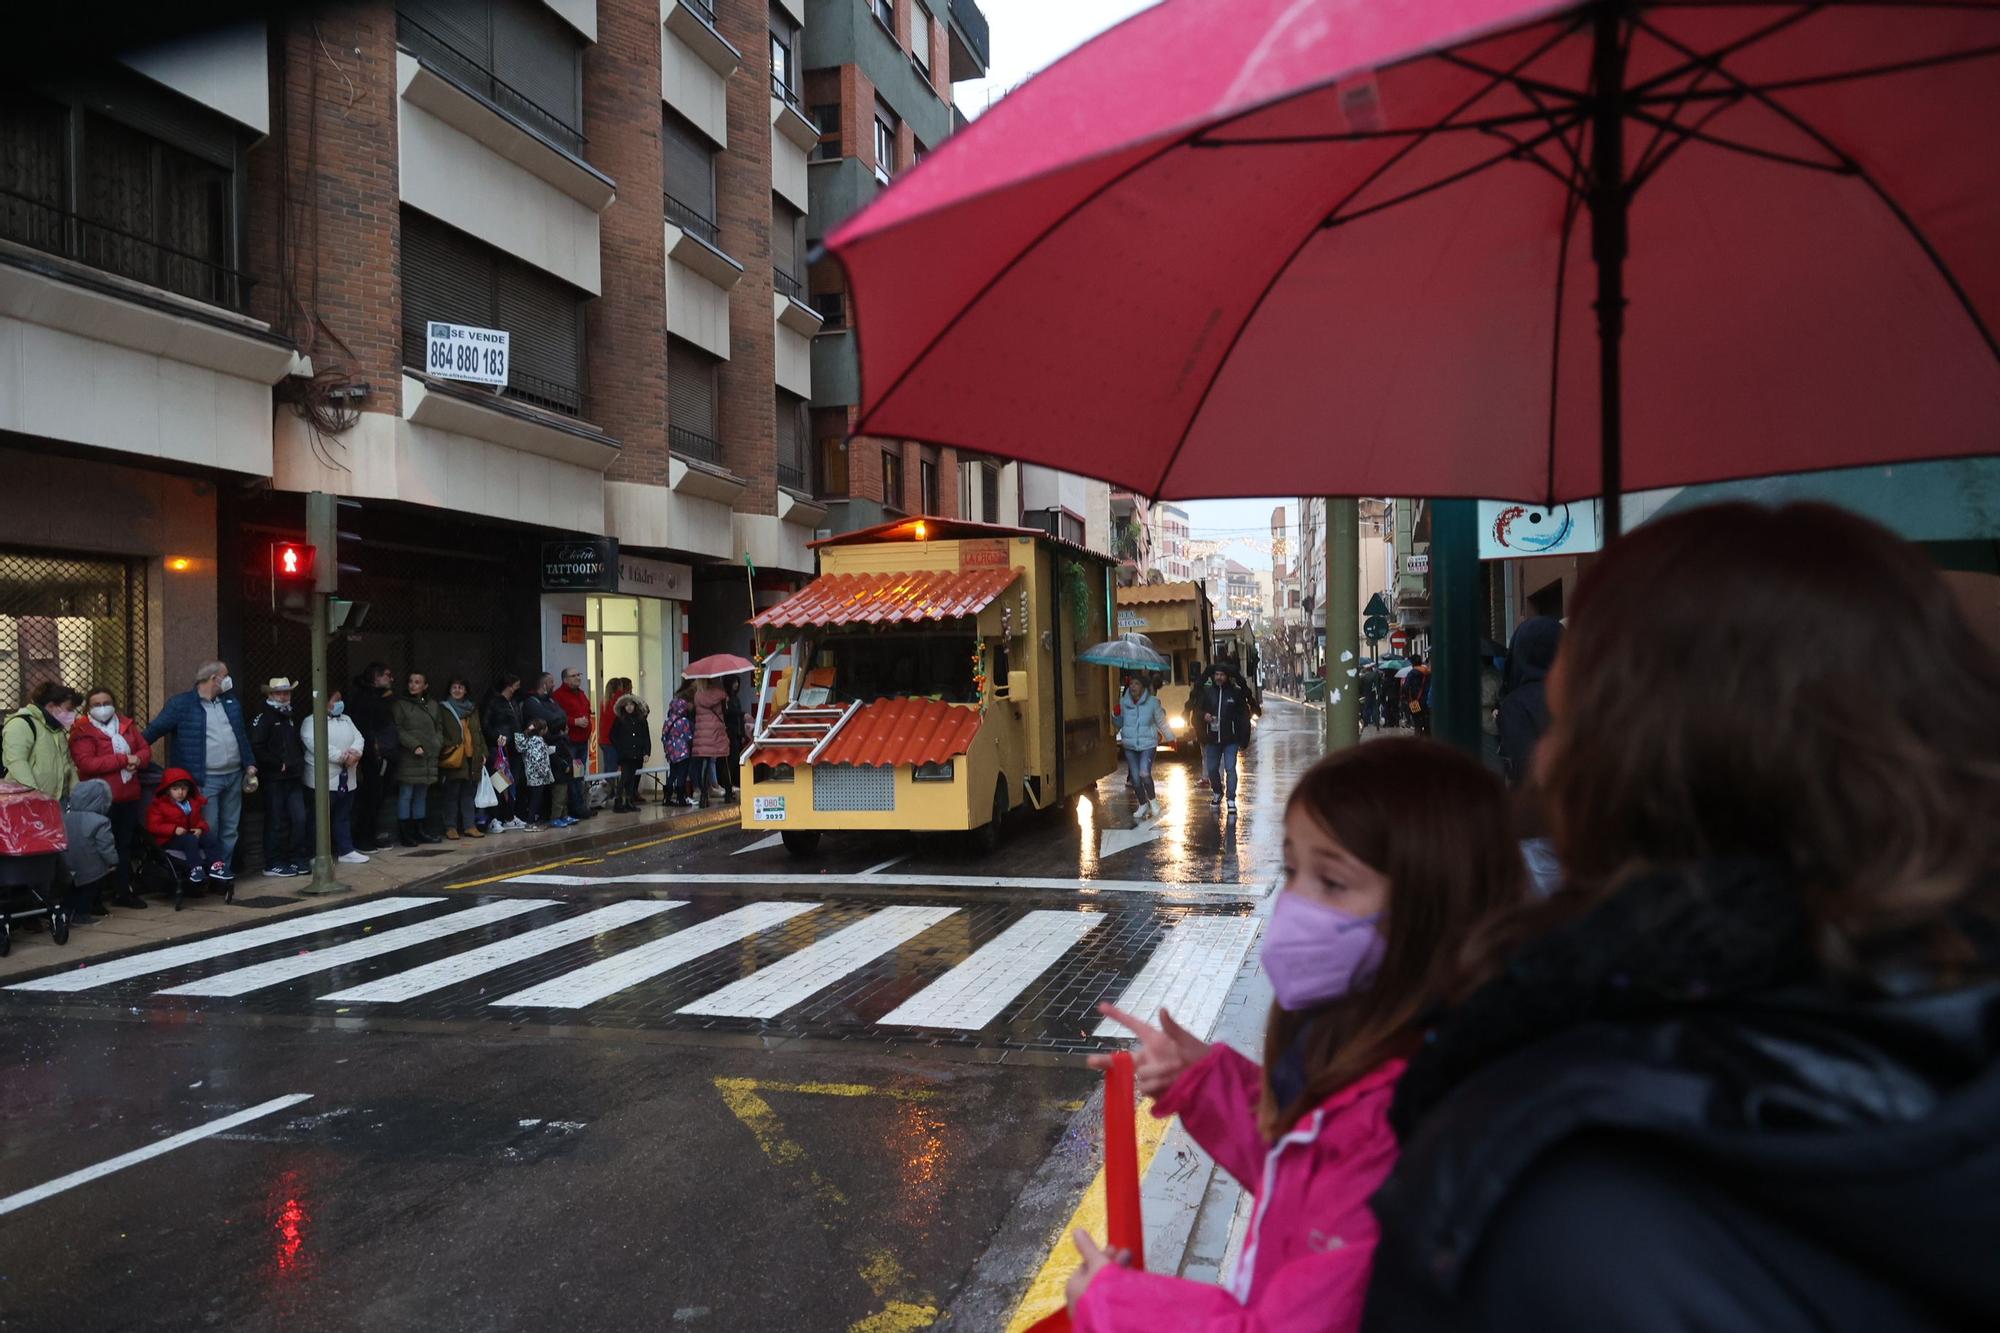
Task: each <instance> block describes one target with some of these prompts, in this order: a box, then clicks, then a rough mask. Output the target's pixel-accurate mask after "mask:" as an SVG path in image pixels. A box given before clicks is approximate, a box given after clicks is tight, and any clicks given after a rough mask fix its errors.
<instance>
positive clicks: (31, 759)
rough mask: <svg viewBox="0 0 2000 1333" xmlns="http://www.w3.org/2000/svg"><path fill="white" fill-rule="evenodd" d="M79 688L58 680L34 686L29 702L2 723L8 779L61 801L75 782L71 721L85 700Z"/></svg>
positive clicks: (0, 743)
mask: <svg viewBox="0 0 2000 1333" xmlns="http://www.w3.org/2000/svg"><path fill="white" fill-rule="evenodd" d="M82 702H83V700H82V699H81V698H78V697H76V691H75V690H72V689H71V688H70V687H69V686H67V685H64V684H62V683H60V682H58V681H53V680H45V681H43V682H42V683H41V684H39V685H37V686H35V690H34V693H33V694H30V695H29V696H28V702H27V703H26V704H25V705H23V706H22V707H21V708H20V710H19V711H17V712H15V713H14V714H12V715H11V716H9V717H8V719H7V721H6V723H5V725H4V726H0V764H4V765H5V767H6V769H7V780H8V781H9V782H18V783H20V784H21V785H22V786H24V787H33V788H34V789H35V790H36V791H38V792H41V793H42V794H43V795H45V796H53V797H55V798H56V799H57V800H58V801H61V800H66V799H68V797H69V792H70V788H72V787H74V786H76V761H75V760H74V759H72V758H70V753H69V724H70V723H72V722H74V721H76V706H77V705H78V704H80V703H82Z"/></svg>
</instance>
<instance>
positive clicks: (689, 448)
mask: <svg viewBox="0 0 2000 1333" xmlns="http://www.w3.org/2000/svg"><path fill="white" fill-rule="evenodd" d="M667 447H668V448H669V449H671V450H673V451H674V452H675V453H677V454H680V455H682V456H684V457H687V458H693V459H698V460H700V461H701V462H704V463H720V462H721V461H722V442H721V441H720V440H717V439H715V438H714V437H713V436H709V435H703V434H702V433H701V432H700V431H696V430H689V429H688V428H687V427H686V426H674V425H669V426H668V427H667Z"/></svg>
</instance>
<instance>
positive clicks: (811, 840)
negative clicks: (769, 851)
mask: <svg viewBox="0 0 2000 1333" xmlns="http://www.w3.org/2000/svg"><path fill="white" fill-rule="evenodd" d="M778 836H779V837H781V838H783V839H784V840H785V850H786V851H788V852H790V853H791V854H792V855H793V856H811V855H812V854H813V853H814V852H816V851H818V850H819V834H817V833H780V834H779V835H778Z"/></svg>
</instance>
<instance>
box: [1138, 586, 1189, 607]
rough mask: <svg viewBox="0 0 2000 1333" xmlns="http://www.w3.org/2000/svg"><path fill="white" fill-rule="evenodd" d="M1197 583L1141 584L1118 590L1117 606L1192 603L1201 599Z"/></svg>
mask: <svg viewBox="0 0 2000 1333" xmlns="http://www.w3.org/2000/svg"><path fill="white" fill-rule="evenodd" d="M1202 595H1203V593H1202V587H1201V585H1200V584H1199V583H1141V584H1135V585H1134V586H1132V587H1130V588H1120V589H1119V590H1118V605H1120V606H1145V605H1148V604H1150V603H1153V602H1192V601H1194V600H1195V599H1196V598H1198V597H1201V596H1202Z"/></svg>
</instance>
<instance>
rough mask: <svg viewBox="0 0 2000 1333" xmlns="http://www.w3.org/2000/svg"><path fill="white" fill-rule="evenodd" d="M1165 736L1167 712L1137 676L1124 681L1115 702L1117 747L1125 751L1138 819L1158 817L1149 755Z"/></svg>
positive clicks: (1158, 800) (1158, 801)
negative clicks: (1136, 799)
mask: <svg viewBox="0 0 2000 1333" xmlns="http://www.w3.org/2000/svg"><path fill="white" fill-rule="evenodd" d="M1167 737H1168V732H1167V710H1166V709H1165V708H1164V707H1162V706H1161V704H1160V698H1159V696H1158V695H1156V694H1154V693H1153V691H1152V690H1151V689H1149V688H1148V687H1147V685H1146V682H1145V681H1144V680H1142V679H1140V678H1139V677H1138V676H1133V677H1131V678H1130V679H1128V680H1127V681H1126V682H1125V693H1124V695H1123V696H1121V697H1120V698H1119V700H1118V746H1119V748H1120V749H1121V750H1123V751H1124V752H1125V770H1126V772H1128V773H1130V774H1131V775H1132V792H1133V794H1134V795H1136V796H1137V797H1138V798H1139V808H1138V810H1137V811H1135V812H1134V817H1135V818H1138V819H1154V818H1158V816H1159V813H1160V793H1159V789H1158V788H1156V787H1154V785H1153V753H1154V751H1156V750H1158V749H1159V748H1160V745H1161V743H1162V742H1163V741H1165V740H1166V739H1167Z"/></svg>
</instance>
